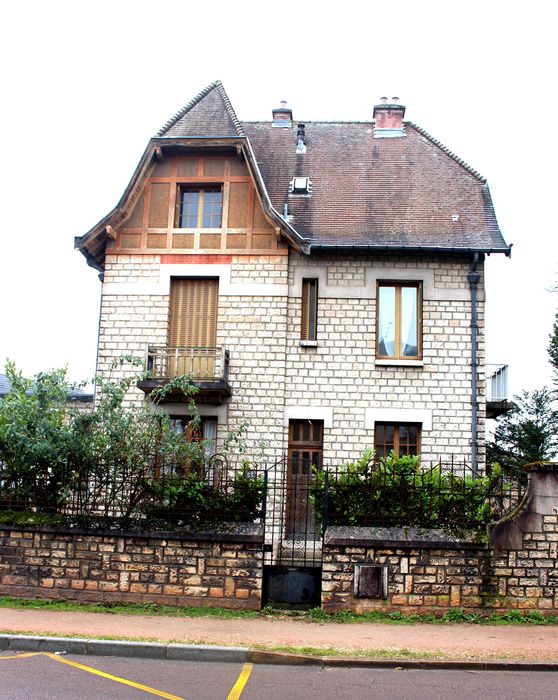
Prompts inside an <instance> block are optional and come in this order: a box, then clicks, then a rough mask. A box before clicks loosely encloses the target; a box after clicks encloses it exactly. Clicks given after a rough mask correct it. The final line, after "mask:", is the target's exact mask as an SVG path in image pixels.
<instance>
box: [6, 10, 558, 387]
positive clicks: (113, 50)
mask: <svg viewBox="0 0 558 700" xmlns="http://www.w3.org/2000/svg"><path fill="white" fill-rule="evenodd" d="M551 7H552V4H551V3H550V2H542V1H540V0H534V1H533V0H532V1H531V2H530V3H528V4H524V3H521V4H520V3H515V2H509V1H508V2H503V1H502V2H499V1H496V0H491V1H489V0H485V1H484V2H475V1H471V0H469V1H468V2H433V1H431V2H429V1H428V0H426V1H424V0H423V1H422V2H406V1H405V0H399V1H398V2H397V3H393V2H363V3H360V2H351V1H350V0H349V1H348V0H345V2H342V3H327V2H324V1H322V2H312V1H310V0H307V1H306V2H292V3H289V2H286V1H284V0H283V1H282V2H244V3H243V2H234V3H233V2H216V1H215V0H213V2H211V3H200V4H199V5H198V4H194V3H192V2H186V1H183V2H170V1H169V2H165V0H158V2H156V3H155V2H149V3H147V2H141V1H137V0H136V1H135V2H128V1H124V0H111V2H105V1H104V0H97V2H95V3H80V2H57V1H53V0H51V1H50V2H21V3H18V4H16V3H3V5H2V10H0V21H1V26H2V39H1V42H0V59H1V65H2V73H3V77H2V103H3V104H2V109H1V110H0V126H1V127H2V134H3V139H4V143H3V148H2V158H1V167H0V179H1V189H0V193H1V200H0V215H1V221H2V228H1V233H0V235H1V248H0V251H1V256H0V291H1V300H2V314H1V317H0V362H1V363H2V364H3V361H4V358H5V357H9V358H11V359H13V360H15V361H16V363H17V365H18V366H19V367H20V368H21V369H22V370H23V371H24V373H26V374H28V375H31V374H33V373H35V372H38V371H41V370H45V369H48V368H51V367H59V366H62V365H65V364H67V365H68V367H69V373H70V376H71V377H72V378H73V379H75V380H78V379H82V378H90V377H92V376H93V374H94V371H95V353H96V342H97V326H98V315H99V299H100V283H99V280H98V278H97V273H96V272H95V271H94V270H92V269H91V268H89V267H87V265H86V262H85V259H84V258H83V257H82V256H81V254H79V253H77V252H74V250H73V237H74V236H80V235H83V234H84V233H85V232H86V231H88V230H89V229H90V228H91V227H92V226H93V225H94V224H95V223H96V222H97V221H98V220H99V219H101V218H102V217H103V216H104V215H105V214H106V213H108V211H110V210H111V209H112V208H113V206H114V205H115V204H116V203H117V201H118V200H119V198H120V196H121V194H122V192H123V190H124V188H125V187H126V185H127V183H128V181H129V179H130V178H131V176H132V173H133V171H134V168H135V166H136V164H137V162H138V160H139V158H140V156H141V154H142V153H143V150H144V148H145V146H146V145H147V142H148V140H149V138H150V137H151V136H152V135H154V134H155V132H156V131H157V130H158V129H159V128H160V127H161V126H162V124H163V123H164V122H166V121H167V119H168V118H169V117H170V116H172V115H173V114H174V113H175V112H176V111H177V110H178V109H179V108H180V107H181V106H182V105H184V104H185V103H186V102H188V101H189V100H190V99H191V98H192V97H193V96H194V95H195V94H197V93H198V92H199V91H200V90H201V89H202V88H203V87H205V86H206V85H207V84H208V83H210V82H212V81H213V80H216V79H219V80H221V81H222V82H223V84H224V86H225V89H226V90H227V92H228V94H229V97H230V98H231V101H232V103H233V106H234V108H235V110H236V112H237V115H238V116H239V118H240V119H267V118H270V116H271V109H272V107H274V106H276V105H277V104H278V102H279V100H281V99H286V100H288V102H289V105H290V106H291V107H292V109H293V116H294V118H295V119H297V120H301V121H303V120H305V119H306V120H310V119H338V120H344V119H347V120H351V119H355V120H367V119H371V118H372V108H373V105H374V103H376V102H377V101H378V99H379V98H380V97H381V96H382V95H387V96H389V97H391V96H394V95H397V96H399V97H400V98H401V101H402V102H403V103H404V104H405V105H406V106H407V113H406V118H407V119H409V120H411V121H413V122H416V123H417V124H418V125H420V126H421V127H423V128H425V129H426V130H427V131H429V132H430V133H431V134H432V135H433V136H434V137H435V138H437V139H438V140H440V141H441V142H442V143H443V144H445V145H446V146H448V147H449V148H450V149H451V150H453V151H454V152H455V153H457V155H459V156H460V157H461V158H463V159H464V160H465V161H466V162H467V163H469V164H470V165H472V166H473V167H474V168H475V169H476V170H478V171H479V172H480V173H481V174H482V175H483V176H485V177H487V178H488V182H489V185H490V188H491V192H492V197H493V200H494V205H495V208H496V214H497V216H498V220H499V223H500V227H501V229H502V232H503V234H504V237H505V238H506V240H507V241H508V242H509V243H513V255H512V259H511V260H508V259H507V258H505V257H504V256H491V257H490V258H489V259H488V260H487V295H488V307H487V350H488V356H487V360H488V361H489V362H502V363H506V364H509V365H510V379H511V390H512V392H513V393H516V392H518V391H520V390H522V389H533V388H537V387H540V386H543V385H544V384H545V383H548V382H549V381H550V370H549V366H548V363H547V356H546V345H547V342H548V334H549V332H550V330H551V326H552V322H553V317H554V311H555V307H556V306H557V305H558V296H557V294H553V293H551V292H550V291H548V290H549V288H550V287H552V286H553V285H557V284H558V265H557V260H558V240H557V231H556V217H555V216H554V214H555V211H556V210H555V206H556V201H557V194H556V190H557V187H558V183H557V178H556V162H557V160H556V159H557V156H558V153H557V147H556V138H555V135H554V134H555V132H554V129H553V126H552V123H551V119H552V117H553V115H554V112H555V108H556V102H557V97H556V85H557V82H556V77H555V72H556V56H555V50H554V46H555V29H554V24H553V22H551V21H550V20H549V18H548V12H547V10H548V9H549V8H551ZM0 371H1V368H0Z"/></svg>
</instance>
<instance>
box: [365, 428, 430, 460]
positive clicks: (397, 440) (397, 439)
mask: <svg viewBox="0 0 558 700" xmlns="http://www.w3.org/2000/svg"><path fill="white" fill-rule="evenodd" d="M380 426H382V427H392V428H393V447H392V449H393V451H394V452H395V455H396V456H397V457H399V456H400V448H401V436H400V430H401V428H402V427H412V428H416V429H417V445H416V456H419V455H420V450H421V438H422V423H410V422H406V421H399V422H397V423H393V422H391V421H376V423H375V424H374V454H375V455H377V452H378V450H377V446H378V443H377V435H378V427H380ZM386 445H387V443H386V442H384V443H383V447H384V451H385V455H384V456H385V457H387V456H388V455H389V454H390V452H391V450H390V451H389V452H388V451H387V450H386V449H385V447H386ZM407 454H409V453H408V452H407ZM375 458H376V459H379V457H377V456H376V457H375Z"/></svg>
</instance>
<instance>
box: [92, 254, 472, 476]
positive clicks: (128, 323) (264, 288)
mask: <svg viewBox="0 0 558 700" xmlns="http://www.w3.org/2000/svg"><path fill="white" fill-rule="evenodd" d="M167 267H168V266H167ZM164 268H165V265H161V264H160V260H159V256H139V255H137V256H110V255H109V256H107V267H106V273H105V285H104V289H105V290H106V293H105V294H103V300H102V306H101V324H100V334H99V357H98V371H99V373H100V374H102V375H105V376H106V374H107V372H108V370H109V365H110V363H111V362H112V360H113V359H115V358H117V357H120V356H122V355H124V354H133V355H137V356H140V357H143V356H144V354H145V349H146V347H147V345H148V344H162V345H164V344H165V343H166V340H167V328H168V304H169V297H168V292H169V289H168V285H169V282H168V279H169V277H168V270H167V271H166V270H165V269H164ZM195 268H196V272H195V274H196V275H202V274H203V275H205V276H214V274H215V273H216V271H217V273H218V274H219V275H221V276H222V277H223V284H220V291H221V293H220V298H219V313H218V331H217V344H218V345H223V346H224V347H225V348H226V349H228V350H229V352H230V374H229V381H230V384H231V387H232V390H233V395H232V398H231V399H230V400H229V401H228V402H227V404H226V405H225V406H222V407H218V409H217V408H213V409H211V410H210V409H207V407H206V408H205V409H204V410H205V411H210V414H211V415H219V439H220V440H223V438H224V436H225V434H226V432H227V431H228V430H234V429H236V428H238V427H239V426H240V425H241V424H242V423H243V422H246V423H247V424H248V426H249V429H248V433H247V445H246V450H247V453H248V454H250V453H253V452H256V451H258V448H259V445H260V443H261V441H265V443H266V444H267V446H268V447H267V449H266V452H267V454H268V456H269V457H272V456H274V455H279V454H280V453H281V452H284V451H286V448H287V430H288V428H287V426H288V418H289V415H300V411H301V410H305V409H308V411H309V413H308V414H307V415H310V416H312V415H313V416H315V417H319V416H323V415H328V416H330V419H329V420H328V421H327V423H328V424H327V425H326V428H325V431H324V459H325V460H326V461H327V462H331V463H334V462H339V461H345V460H347V459H351V458H354V457H355V456H358V455H360V454H361V453H362V452H363V450H364V449H365V448H366V447H371V446H372V444H373V421H374V420H382V419H383V418H382V412H383V413H384V415H386V419H387V417H389V416H392V415H394V413H393V412H398V411H399V412H400V411H401V410H405V411H407V414H406V415H407V416H409V417H410V416H411V415H417V416H422V415H425V412H426V414H428V415H429V416H430V422H431V425H428V426H426V423H425V426H423V433H422V452H423V457H424V458H425V459H426V460H430V459H448V458H449V457H451V455H454V457H455V458H456V459H461V460H463V459H465V460H466V461H467V462H470V453H471V445H470V440H471V404H470V401H471V395H470V385H471V365H470V361H471V356H470V311H471V306H470V300H469V287H468V282H467V274H468V272H469V262H468V260H466V259H465V258H462V259H459V258H448V257H445V258H444V257H440V258H439V259H433V258H419V257H407V258H405V257H402V256H397V257H396V256H391V257H385V256H384V257H380V256H376V257H374V256H361V257H356V256H355V257H349V256H347V257H343V258H341V257H340V256H339V255H336V256H331V257H325V256H319V257H313V258H308V257H307V256H303V255H300V254H297V253H291V254H290V256H288V257H287V256H233V258H232V262H231V263H230V264H226V265H225V264H219V265H212V264H207V265H203V264H199V265H196V266H195ZM193 270H194V266H192V265H188V264H185V265H180V266H178V265H173V266H172V274H173V275H175V276H177V275H180V274H182V273H183V274H184V276H185V277H188V276H191V274H192V271H193ZM481 272H482V270H481ZM314 275H315V276H317V277H319V280H320V281H319V307H318V344H317V347H316V348H309V347H301V346H300V290H299V286H300V281H301V279H302V277H304V276H306V277H308V276H310V277H311V276H314ZM225 278H226V279H225ZM382 278H385V279H395V280H397V279H417V280H422V281H423V292H424V301H423V364H422V366H419V367H417V366H405V367H401V366H387V367H386V366H378V365H376V363H375V360H376V358H375V340H376V338H375V334H376V321H375V315H376V301H375V296H376V280H377V279H382ZM220 282H221V280H220ZM119 285H123V286H122V293H120V290H119ZM287 285H288V286H287ZM297 285H298V287H297ZM287 289H288V290H289V297H288V298H287ZM479 290H480V291H479V299H480V300H479V303H478V322H479V333H478V337H479V343H478V349H479V352H478V358H479V382H478V389H479V396H480V401H479V420H478V426H479V429H478V434H479V440H482V438H483V436H484V400H485V398H484V397H485V384H484V369H483V364H484V297H483V293H482V279H481V284H480V285H479ZM134 292H137V293H134ZM235 292H238V293H235ZM130 396H131V399H133V400H136V401H142V400H144V395H143V392H141V391H139V390H138V389H133V390H132V391H131V394H130ZM211 411H212V412H211ZM293 411H294V413H293ZM297 411H298V413H297ZM390 412H391V413H390ZM413 412H414V413H413ZM305 415H306V414H305ZM409 419H410V418H409ZM483 454H484V445H482V444H481V446H480V449H479V456H480V458H481V459H482V456H483Z"/></svg>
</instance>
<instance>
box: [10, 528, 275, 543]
mask: <svg viewBox="0 0 558 700" xmlns="http://www.w3.org/2000/svg"><path fill="white" fill-rule="evenodd" d="M225 527H226V528H227V529H224V528H225ZM1 530H12V531H15V532H32V533H38V532H45V533H53V534H58V535H72V536H73V535H84V536H87V537H126V538H138V539H157V540H190V541H191V540H198V541H202V542H219V541H220V542H245V543H248V544H250V543H256V544H261V543H263V539H264V526H263V525H262V524H260V523H219V525H218V526H217V527H215V529H210V528H207V529H204V530H199V531H197V530H181V531H174V530H169V531H167V530H111V529H98V530H97V529H89V528H74V527H53V526H49V525H28V526H22V525H10V524H8V523H0V531H1Z"/></svg>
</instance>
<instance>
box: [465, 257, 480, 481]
mask: <svg viewBox="0 0 558 700" xmlns="http://www.w3.org/2000/svg"><path fill="white" fill-rule="evenodd" d="M478 264H479V254H478V253H475V254H474V255H473V259H472V261H471V271H470V272H469V274H468V275H467V280H468V282H469V288H470V290H471V467H472V470H473V479H476V477H477V470H478V465H477V442H478V429H477V414H478V402H477V291H478V283H479V280H480V274H479V273H478V272H477V267H478Z"/></svg>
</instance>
